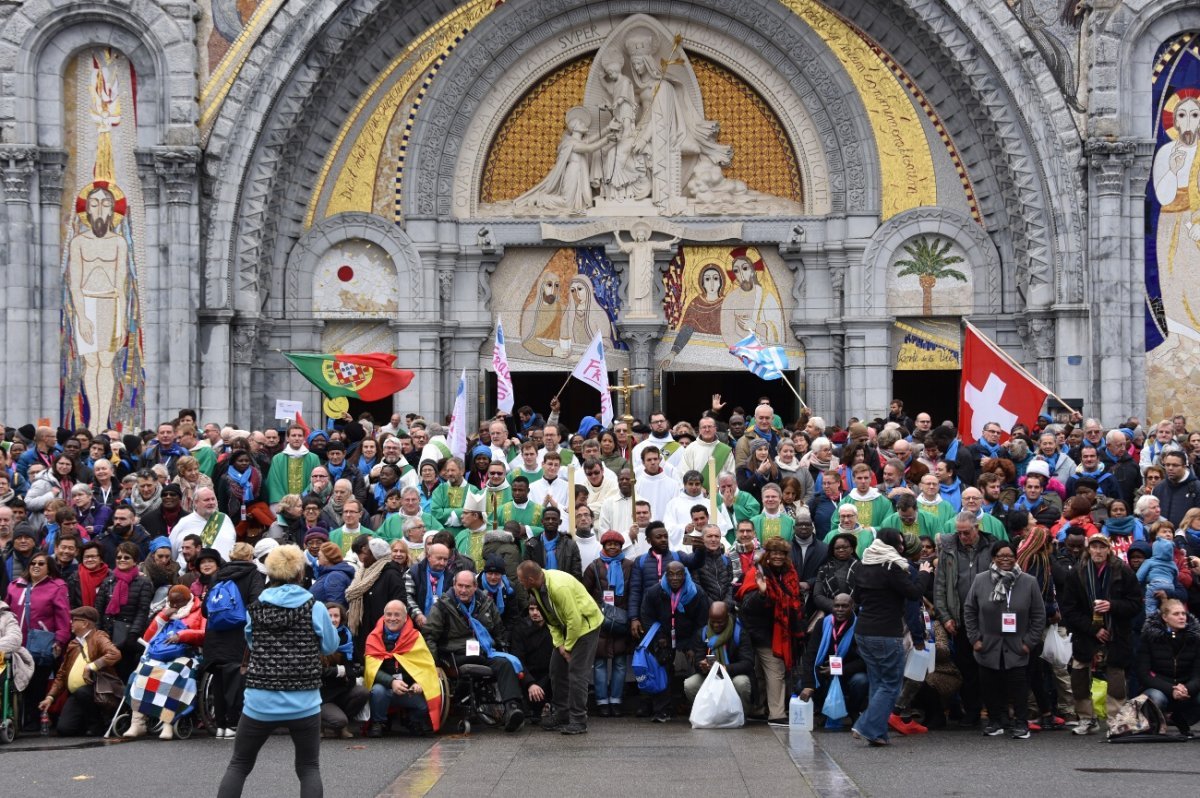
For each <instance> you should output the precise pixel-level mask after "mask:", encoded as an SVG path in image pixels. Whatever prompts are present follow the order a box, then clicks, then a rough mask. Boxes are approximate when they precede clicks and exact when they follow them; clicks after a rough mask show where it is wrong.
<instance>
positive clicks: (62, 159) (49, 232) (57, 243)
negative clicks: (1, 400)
mask: <svg viewBox="0 0 1200 798" xmlns="http://www.w3.org/2000/svg"><path fill="white" fill-rule="evenodd" d="M38 161H39V162H38V204H39V205H40V206H41V208H40V219H39V224H38V241H39V244H40V246H39V249H38V254H37V256H36V260H37V262H38V264H37V266H35V267H34V268H33V272H32V274H31V278H32V279H33V280H34V292H35V294H38V295H40V296H41V297H42V305H41V307H42V309H43V312H42V314H41V320H40V322H39V323H38V326H37V330H36V332H35V333H34V334H35V335H36V336H37V338H38V341H37V342H36V344H31V346H30V350H31V352H33V353H34V354H35V356H36V360H34V361H33V362H32V363H30V370H31V371H34V370H35V367H34V363H36V364H37V366H36V370H38V371H39V376H38V378H37V384H38V385H39V386H40V387H41V391H42V394H41V395H42V397H43V401H42V402H41V405H42V406H43V407H45V408H46V410H47V412H49V411H50V408H51V407H54V408H56V409H57V408H58V407H59V406H60V405H61V402H60V401H59V374H60V371H61V367H62V346H61V345H60V343H59V330H60V329H61V324H62V321H61V318H60V316H59V313H58V312H57V311H56V310H54V309H57V308H61V307H62V290H63V285H62V257H63V244H64V240H63V230H62V200H63V176H64V173H65V169H66V165H67V152H66V150H57V149H49V148H43V149H42V150H41V151H40V152H39V155H38ZM0 312H2V311H0ZM52 415H53V414H52Z"/></svg>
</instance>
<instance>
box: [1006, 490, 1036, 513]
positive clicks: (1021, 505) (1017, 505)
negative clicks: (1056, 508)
mask: <svg viewBox="0 0 1200 798" xmlns="http://www.w3.org/2000/svg"><path fill="white" fill-rule="evenodd" d="M1042 500H1043V497H1041V496H1038V500H1037V502H1036V503H1034V504H1030V503H1029V499H1028V497H1026V496H1025V494H1024V493H1022V494H1021V497H1020V498H1019V499H1017V500H1016V501H1015V502H1013V509H1014V510H1028V511H1029V512H1031V513H1032V512H1036V511H1037V508H1039V507H1041V506H1042Z"/></svg>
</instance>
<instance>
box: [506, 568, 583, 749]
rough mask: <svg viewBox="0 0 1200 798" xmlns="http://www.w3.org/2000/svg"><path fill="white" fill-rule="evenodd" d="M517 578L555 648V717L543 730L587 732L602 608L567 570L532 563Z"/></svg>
mask: <svg viewBox="0 0 1200 798" xmlns="http://www.w3.org/2000/svg"><path fill="white" fill-rule="evenodd" d="M517 579H518V580H519V581H520V583H521V585H522V586H523V587H524V588H525V589H526V590H528V591H529V600H530V602H531V603H533V604H536V605H537V607H538V609H539V610H540V611H541V613H542V616H543V617H544V618H545V619H546V626H548V627H549V629H550V641H551V642H552V643H553V644H554V652H553V653H552V654H551V655H550V682H551V694H552V700H553V714H552V715H551V716H550V717H549V718H547V719H546V720H543V721H542V728H543V729H545V730H549V731H553V730H555V729H558V730H559V731H561V732H562V733H563V734H586V733H587V700H588V687H589V686H591V683H592V663H593V661H594V660H595V659H596V645H597V643H598V642H599V640H600V624H601V622H602V621H603V617H604V616H603V615H601V614H600V607H599V605H597V604H596V601H595V599H593V598H592V596H591V594H590V593H588V592H587V588H585V587H584V586H583V583H582V582H580V581H579V580H578V579H576V578H575V577H573V576H571V574H568V573H566V572H564V571H547V570H544V569H543V568H542V567H541V566H540V565H538V564H537V563H535V562H533V561H531V560H526V561H525V562H523V563H521V564H520V566H518V567H517Z"/></svg>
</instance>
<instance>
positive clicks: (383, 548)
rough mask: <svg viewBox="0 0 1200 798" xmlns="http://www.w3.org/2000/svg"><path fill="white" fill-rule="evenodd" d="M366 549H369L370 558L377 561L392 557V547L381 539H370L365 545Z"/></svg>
mask: <svg viewBox="0 0 1200 798" xmlns="http://www.w3.org/2000/svg"><path fill="white" fill-rule="evenodd" d="M367 548H368V549H370V551H371V556H372V557H374V558H375V559H377V560H383V559H387V558H388V557H391V556H392V547H391V546H389V545H388V542H387V541H386V540H384V539H383V538H371V541H370V542H369V543H367Z"/></svg>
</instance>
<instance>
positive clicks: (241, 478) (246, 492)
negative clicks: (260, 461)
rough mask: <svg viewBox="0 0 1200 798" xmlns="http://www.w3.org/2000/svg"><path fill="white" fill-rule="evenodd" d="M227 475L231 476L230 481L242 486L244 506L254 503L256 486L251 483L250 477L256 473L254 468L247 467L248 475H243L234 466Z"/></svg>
mask: <svg viewBox="0 0 1200 798" xmlns="http://www.w3.org/2000/svg"><path fill="white" fill-rule="evenodd" d="M225 473H226V474H228V475H229V478H230V479H232V480H233V481H234V482H236V483H237V484H239V485H241V486H242V504H249V503H250V502H252V501H254V486H253V484H252V483H251V482H250V475H251V474H253V473H254V471H253V469H252V467H250V466H247V467H246V473H244V474H243V473H242V472H240V471H238V470H237V469H236V468H234V467H233V466H230V467H229V470H228V471H226V472H225Z"/></svg>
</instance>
